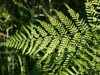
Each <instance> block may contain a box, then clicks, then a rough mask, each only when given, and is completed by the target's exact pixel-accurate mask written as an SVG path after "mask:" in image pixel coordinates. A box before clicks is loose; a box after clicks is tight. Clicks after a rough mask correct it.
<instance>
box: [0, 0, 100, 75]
mask: <svg viewBox="0 0 100 75" xmlns="http://www.w3.org/2000/svg"><path fill="white" fill-rule="evenodd" d="M97 4H98V3H97ZM93 5H94V3H89V2H88V3H86V11H87V19H88V22H87V21H85V20H83V19H79V14H78V13H76V12H75V11H74V10H73V9H71V8H70V7H69V6H68V5H66V4H65V6H66V7H67V9H68V12H69V13H70V16H71V17H72V19H73V21H74V22H73V21H72V20H71V19H70V18H68V17H67V16H65V15H64V14H63V13H62V12H59V11H57V10H54V12H55V13H56V15H57V17H58V18H59V19H57V18H54V17H52V16H50V15H49V14H47V13H46V12H44V13H45V15H46V16H47V17H48V19H49V22H46V21H41V20H36V22H38V23H37V24H38V25H34V24H32V23H30V25H27V26H24V25H23V26H22V29H23V31H20V32H19V33H16V34H15V35H14V36H11V38H9V39H7V40H6V42H2V43H0V44H1V45H4V46H7V47H12V48H16V49H18V50H20V51H21V52H22V54H23V55H29V56H30V57H32V58H33V59H37V61H38V63H39V64H41V65H42V67H41V68H42V69H43V72H44V73H45V74H55V75H80V74H81V75H90V74H91V75H94V74H100V68H99V67H98V66H100V64H99V62H100V60H99V58H100V47H99V44H100V39H99V37H100V34H99V32H98V31H97V29H96V28H98V26H93V25H92V23H93V24H94V23H95V22H94V21H93V20H94V19H93V16H94V17H96V16H95V15H94V14H95V13H96V14H98V13H97V11H96V12H95V11H94V12H92V11H93V10H94V9H92V11H91V9H90V8H91V7H90V6H92V7H94V6H93ZM97 9H99V6H97ZM96 25H99V24H98V21H96ZM94 27H95V28H94ZM93 28H94V29H93ZM92 29H93V30H92ZM98 30H99V29H98ZM93 72H94V73H93ZM92 73H93V74H92Z"/></svg>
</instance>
